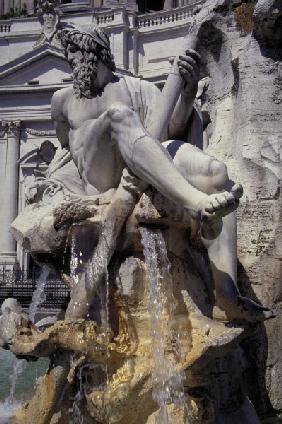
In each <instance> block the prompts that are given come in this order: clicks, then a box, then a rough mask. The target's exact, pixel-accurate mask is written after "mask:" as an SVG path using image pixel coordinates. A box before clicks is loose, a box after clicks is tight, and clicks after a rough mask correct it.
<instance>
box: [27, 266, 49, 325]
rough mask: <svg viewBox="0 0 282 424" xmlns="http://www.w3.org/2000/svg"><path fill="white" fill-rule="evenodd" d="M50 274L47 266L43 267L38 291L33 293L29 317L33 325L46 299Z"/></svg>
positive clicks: (37, 287) (38, 282) (37, 285)
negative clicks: (46, 287)
mask: <svg viewBox="0 0 282 424" xmlns="http://www.w3.org/2000/svg"><path fill="white" fill-rule="evenodd" d="M49 273H50V270H49V268H48V267H47V266H46V265H43V266H42V270H41V273H40V276H39V278H38V280H37V282H36V289H35V290H34V292H33V295H32V301H31V304H30V306H29V311H28V317H29V319H30V321H31V322H32V323H34V320H35V316H36V314H37V311H38V308H39V306H40V305H41V304H42V303H43V302H44V301H45V299H46V296H45V292H44V290H45V286H46V282H47V278H48V275H49Z"/></svg>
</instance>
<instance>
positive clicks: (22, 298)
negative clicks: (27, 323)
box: [0, 269, 70, 309]
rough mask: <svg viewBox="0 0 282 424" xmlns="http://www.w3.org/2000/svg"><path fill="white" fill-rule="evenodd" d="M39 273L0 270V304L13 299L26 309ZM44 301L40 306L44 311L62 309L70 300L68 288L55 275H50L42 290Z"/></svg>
mask: <svg viewBox="0 0 282 424" xmlns="http://www.w3.org/2000/svg"><path fill="white" fill-rule="evenodd" d="M39 275H40V273H39V272H33V273H31V272H30V271H23V270H20V269H13V270H9V269H1V270H0V304H2V302H3V301H4V300H5V299H7V298H8V297H13V298H15V299H17V300H18V302H19V303H20V304H21V305H22V306H23V307H24V308H28V307H29V305H30V303H31V300H32V295H33V292H34V291H35V289H36V281H37V280H38V277H39ZM44 293H45V301H44V302H43V303H42V304H41V305H40V308H44V309H62V308H65V307H66V306H67V304H68V301H69V298H70V290H69V288H68V287H67V286H66V285H65V284H64V283H63V282H62V281H61V279H60V278H58V277H57V276H55V275H50V276H49V277H48V279H47V282H46V284H45V288H44Z"/></svg>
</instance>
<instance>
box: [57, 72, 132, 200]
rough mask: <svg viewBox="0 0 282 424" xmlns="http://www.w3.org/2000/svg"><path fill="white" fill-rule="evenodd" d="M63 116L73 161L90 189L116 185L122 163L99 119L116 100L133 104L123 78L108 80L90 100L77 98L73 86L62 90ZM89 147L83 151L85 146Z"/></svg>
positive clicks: (98, 189) (97, 189)
mask: <svg viewBox="0 0 282 424" xmlns="http://www.w3.org/2000/svg"><path fill="white" fill-rule="evenodd" d="M64 96H65V99H64V104H63V116H64V118H65V120H66V121H67V122H68V124H69V127H70V130H69V146H70V151H71V154H72V157H73V160H74V162H75V163H76V165H77V167H78V170H79V172H80V174H81V176H82V178H83V180H84V182H85V185H86V187H87V190H88V192H89V186H92V190H91V192H95V191H93V187H94V189H95V190H96V192H104V191H106V190H108V189H110V188H112V187H117V186H118V184H119V182H120V177H121V172H122V169H123V166H124V163H123V160H122V158H121V155H120V153H119V152H118V150H117V148H116V146H115V145H113V144H112V143H111V140H110V133H109V131H104V130H103V129H102V123H101V121H99V120H98V118H99V117H101V115H102V114H103V113H104V112H106V111H107V110H108V109H109V107H110V106H111V105H112V104H113V103H116V102H119V103H123V104H125V105H127V106H129V107H132V104H131V97H130V93H129V91H128V89H127V87H126V83H125V82H124V80H123V79H122V78H120V79H117V80H116V81H114V82H111V83H108V84H107V85H106V87H105V88H104V90H103V92H102V93H101V94H99V95H96V96H95V97H93V98H91V99H87V98H81V99H77V98H76V97H75V96H74V94H73V90H72V88H69V89H67V90H66V91H65V94H64ZM89 145H91V149H89V148H88V149H87V151H85V150H86V149H85V146H89Z"/></svg>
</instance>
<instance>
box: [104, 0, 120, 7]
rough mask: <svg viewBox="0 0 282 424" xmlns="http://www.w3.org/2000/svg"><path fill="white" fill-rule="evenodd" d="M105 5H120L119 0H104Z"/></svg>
mask: <svg viewBox="0 0 282 424" xmlns="http://www.w3.org/2000/svg"><path fill="white" fill-rule="evenodd" d="M103 6H104V7H118V6H119V2H118V0H104V1H103Z"/></svg>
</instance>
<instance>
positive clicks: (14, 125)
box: [0, 120, 22, 137]
mask: <svg viewBox="0 0 282 424" xmlns="http://www.w3.org/2000/svg"><path fill="white" fill-rule="evenodd" d="M21 125H22V122H21V121H20V120H18V121H0V135H1V137H4V135H5V134H7V135H8V137H18V136H19V134H20V131H21Z"/></svg>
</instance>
